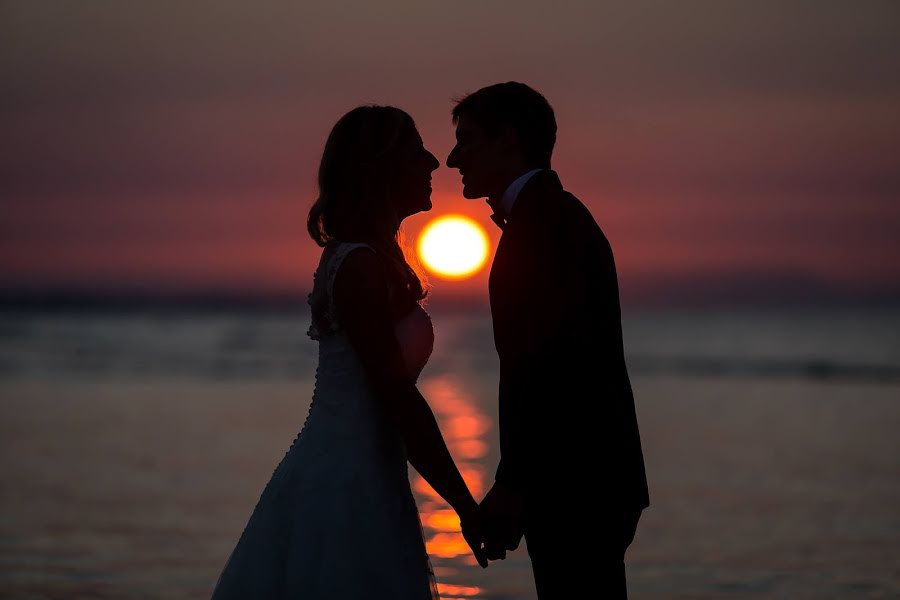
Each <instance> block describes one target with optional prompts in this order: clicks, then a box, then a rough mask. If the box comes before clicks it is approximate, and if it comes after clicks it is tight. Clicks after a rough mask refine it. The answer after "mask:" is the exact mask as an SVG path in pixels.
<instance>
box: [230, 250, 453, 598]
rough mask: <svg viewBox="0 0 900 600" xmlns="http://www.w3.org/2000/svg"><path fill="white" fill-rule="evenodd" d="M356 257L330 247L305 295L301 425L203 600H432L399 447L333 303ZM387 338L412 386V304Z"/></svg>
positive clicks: (422, 331) (416, 332) (426, 321)
mask: <svg viewBox="0 0 900 600" xmlns="http://www.w3.org/2000/svg"><path fill="white" fill-rule="evenodd" d="M358 248H368V246H365V245H364V244H350V243H340V242H331V243H330V244H328V246H326V248H325V250H324V251H323V252H322V260H321V262H320V263H319V267H318V269H317V271H316V276H315V278H314V285H313V291H312V293H311V294H310V305H311V306H312V322H313V325H312V327H310V331H309V335H310V336H311V337H312V338H313V339H317V340H318V342H319V366H318V369H317V371H316V386H315V392H314V394H313V401H312V405H311V406H310V410H309V416H308V417H307V420H306V423H305V424H304V426H303V428H302V429H301V431H300V433H299V434H298V435H297V438H296V439H295V440H294V443H293V444H292V445H291V447H290V449H289V450H288V451H287V453H286V454H285V456H284V458H283V459H282V461H281V462H280V463H279V465H278V467H277V468H276V469H275V472H274V473H273V475H272V478H271V480H270V481H269V483H268V485H266V487H265V489H264V490H263V493H262V496H261V497H260V499H259V502H258V503H257V505H256V508H255V510H254V511H253V514H252V515H251V517H250V520H249V522H248V523H247V526H246V528H245V529H244V532H243V534H242V535H241V538H240V540H239V541H238V543H237V546H236V547H235V549H234V551H233V552H232V554H231V557H230V558H229V560H228V562H227V564H226V565H225V568H224V570H223V571H222V574H221V576H220V577H219V581H218V583H217V585H216V588H215V591H214V592H213V600H226V599H227V600H230V599H233V598H241V599H249V598H254V599H261V600H262V599H265V600H274V599H288V598H290V599H296V600H318V599H322V600H325V599H328V600H345V599H346V600H356V599H360V600H361V599H363V598H365V599H375V598H391V599H398V600H401V599H409V600H431V599H434V598H438V594H437V589H436V586H435V583H434V576H433V572H432V570H431V565H430V563H429V560H428V555H427V554H426V552H425V542H424V538H423V535H422V527H421V523H420V520H419V513H418V510H417V508H416V504H415V500H414V498H413V495H412V491H411V490H410V485H409V477H408V472H407V461H406V450H405V448H404V445H403V441H402V439H401V438H400V436H399V434H398V433H397V431H396V430H395V428H394V427H393V426H392V424H391V423H389V422H388V420H387V418H386V416H385V414H384V413H383V412H382V409H381V406H380V405H379V402H378V400H377V399H376V398H375V397H374V396H373V394H372V391H371V389H370V388H369V386H368V384H367V382H366V377H365V374H364V372H363V368H362V365H361V364H360V362H359V359H358V357H357V355H356V353H355V352H354V351H353V348H352V347H351V346H350V343H349V342H348V340H347V338H346V337H345V336H344V335H343V334H342V332H341V328H340V322H339V316H340V315H338V314H337V312H336V310H335V306H334V302H333V300H332V289H333V286H334V279H335V276H336V274H337V272H338V269H339V268H340V266H341V263H342V261H343V260H344V258H346V256H347V255H348V254H349V253H350V252H351V251H353V250H356V249H358ZM360 251H361V252H368V251H371V249H364V250H360ZM395 331H396V335H397V339H398V341H399V342H400V346H401V348H402V351H403V356H404V359H405V361H406V364H407V367H408V369H409V371H410V373H411V374H412V376H413V377H414V378H417V377H418V375H419V373H420V372H421V371H422V369H423V368H424V367H425V363H426V362H427V361H428V358H429V356H430V354H431V350H432V346H433V342H434V333H433V331H432V327H431V319H430V318H429V316H428V314H427V313H426V312H425V310H424V309H422V307H421V306H419V305H418V304H417V305H416V307H415V309H414V310H413V311H411V312H410V313H409V314H408V315H406V316H405V317H403V318H401V319H399V320H397V321H396V323H395Z"/></svg>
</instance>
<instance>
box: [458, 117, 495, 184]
mask: <svg viewBox="0 0 900 600" xmlns="http://www.w3.org/2000/svg"><path fill="white" fill-rule="evenodd" d="M503 156H504V152H503V145H502V136H495V137H491V136H489V135H488V134H487V133H486V132H485V130H484V128H483V127H481V126H480V125H479V124H478V123H477V122H475V121H474V120H473V119H472V118H471V117H470V116H468V115H465V114H463V115H460V117H459V121H457V123H456V146H454V147H453V150H451V151H450V155H449V156H448V157H447V166H448V167H449V168H451V169H459V174H460V175H462V182H463V196H464V197H466V198H469V199H470V200H474V199H476V198H485V197H488V196H491V195H492V194H494V193H495V192H496V189H497V188H498V186H500V185H502V178H501V176H500V173H501V169H500V166H501V164H502V161H503Z"/></svg>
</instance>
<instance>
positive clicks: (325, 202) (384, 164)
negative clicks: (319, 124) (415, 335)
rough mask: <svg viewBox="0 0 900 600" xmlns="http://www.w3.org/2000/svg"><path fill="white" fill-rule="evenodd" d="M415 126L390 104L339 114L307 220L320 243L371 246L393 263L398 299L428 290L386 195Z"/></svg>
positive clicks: (422, 295)
mask: <svg viewBox="0 0 900 600" xmlns="http://www.w3.org/2000/svg"><path fill="white" fill-rule="evenodd" d="M415 132H416V125H415V122H414V121H413V119H412V117H410V116H409V115H408V114H406V113H405V112H403V111H402V110H400V109H399V108H394V107H393V106H360V107H358V108H354V109H353V110H351V111H350V112H348V113H347V114H346V115H344V116H343V117H341V118H340V120H339V121H338V122H337V124H335V126H334V128H333V129H332V130H331V134H330V135H329V136H328V141H326V142H325V150H324V152H323V153H322V162H321V164H320V165H319V197H318V198H317V199H316V201H315V203H314V204H313V206H312V208H311V209H310V211H309V218H308V219H307V222H306V227H307V229H308V230H309V235H310V237H312V239H313V240H314V241H315V242H316V244H318V245H319V246H323V247H324V246H325V245H326V244H328V242H330V241H332V240H340V241H345V242H365V243H367V244H369V245H371V246H372V247H373V248H375V250H376V251H377V252H378V253H379V254H380V255H381V256H382V257H383V258H385V259H386V262H387V264H389V265H390V266H391V267H392V269H391V271H393V277H392V283H394V284H399V285H398V286H397V287H399V289H400V290H405V291H406V292H407V294H403V295H405V296H408V298H405V299H404V298H401V300H406V302H403V304H406V303H407V302H410V301H411V302H418V301H420V300H422V299H424V298H425V296H426V294H427V292H426V291H425V290H424V288H423V286H422V281H421V280H420V278H419V276H418V275H417V274H416V271H415V270H414V269H413V268H412V267H411V266H410V264H409V262H408V261H407V260H406V257H405V256H404V252H403V248H402V246H401V241H402V238H401V234H400V220H401V219H400V218H399V217H398V215H397V212H396V210H395V208H394V203H393V202H392V201H391V187H392V183H393V182H394V181H396V179H397V177H398V175H399V174H401V173H402V170H403V169H404V168H407V165H406V164H405V161H403V160H401V159H400V151H401V150H402V149H403V147H404V144H407V143H410V140H411V138H412V137H413V136H414V134H415ZM398 291H399V290H398Z"/></svg>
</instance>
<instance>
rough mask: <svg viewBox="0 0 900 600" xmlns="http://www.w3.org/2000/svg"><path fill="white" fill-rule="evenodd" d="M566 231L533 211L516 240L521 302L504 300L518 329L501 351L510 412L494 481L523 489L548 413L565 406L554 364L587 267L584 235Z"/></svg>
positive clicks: (511, 327)
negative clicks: (580, 260) (580, 257)
mask: <svg viewBox="0 0 900 600" xmlns="http://www.w3.org/2000/svg"><path fill="white" fill-rule="evenodd" d="M554 216H556V215H554ZM554 216H551V217H549V218H550V219H552V218H553V217H554ZM569 230H570V231H571V228H569ZM562 231H565V229H564V227H563V225H562V224H560V223H554V222H552V221H551V222H549V223H548V222H547V220H538V219H532V220H531V223H530V227H529V230H528V231H527V232H519V233H520V234H523V233H524V235H521V236H520V240H523V242H524V243H521V244H520V245H519V248H516V255H515V260H516V261H517V268H516V272H517V273H518V278H517V280H516V281H515V282H514V290H515V302H514V303H509V304H508V305H507V306H504V307H503V310H504V311H505V313H506V314H505V315H504V317H503V318H504V319H505V330H506V331H507V333H508V334H511V335H512V336H513V337H512V340H507V343H506V344H505V346H506V355H505V356H504V357H503V359H502V360H503V363H504V367H503V373H502V375H501V382H500V386H501V390H500V393H501V402H502V403H503V405H504V408H503V412H504V418H505V419H504V422H503V426H502V428H501V437H502V443H501V446H502V450H503V451H502V456H501V460H500V464H499V465H498V468H497V474H496V481H498V482H500V483H502V484H503V485H505V486H507V487H509V488H511V489H513V490H516V491H518V492H520V493H521V492H522V491H524V490H525V489H526V488H527V487H529V485H530V484H529V481H530V480H531V479H533V478H535V477H539V476H540V473H538V472H536V470H535V466H536V465H537V463H538V461H537V460H536V458H537V457H536V453H537V452H540V451H541V445H542V444H541V442H542V440H541V438H540V435H541V431H540V429H541V427H542V424H543V423H544V421H543V418H542V416H543V417H546V415H542V413H543V412H546V411H552V410H559V409H560V408H561V407H558V406H553V403H554V402H555V401H556V400H557V398H554V397H553V390H554V388H555V387H556V386H555V384H556V383H557V382H558V378H559V377H561V376H564V375H563V374H562V373H559V372H558V371H557V370H556V369H554V368H553V366H552V365H554V364H558V363H559V362H560V356H559V353H560V352H565V351H566V348H564V347H560V344H561V343H562V340H563V338H564V337H565V329H566V328H567V327H569V326H570V325H569V323H570V322H571V321H570V320H569V319H570V314H571V312H572V303H573V298H577V297H580V295H582V294H584V293H585V292H584V274H583V273H581V272H579V269H578V268H577V267H576V264H577V254H578V252H579V246H580V243H581V240H580V239H579V238H578V237H577V235H576V237H571V236H570V237H567V236H566V235H564V234H563V233H562Z"/></svg>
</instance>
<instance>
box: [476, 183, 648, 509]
mask: <svg viewBox="0 0 900 600" xmlns="http://www.w3.org/2000/svg"><path fill="white" fill-rule="evenodd" d="M489 289H490V299H491V314H492V317H493V322H494V341H495V343H496V346H497V353H498V355H499V357H500V451H501V460H500V465H499V467H498V469H497V476H496V478H497V480H498V481H501V482H503V483H505V484H507V485H510V486H512V487H514V488H516V489H519V490H520V491H522V492H523V493H524V494H525V495H526V499H527V500H528V499H532V500H537V501H538V502H536V503H535V504H540V503H541V501H546V502H550V503H551V504H553V503H554V502H556V503H560V502H562V503H569V505H570V506H571V498H569V499H568V500H567V499H566V496H570V495H571V494H572V493H575V494H577V493H579V491H580V489H582V488H586V487H588V486H590V488H591V489H593V488H594V486H595V484H596V485H598V486H599V490H600V492H599V494H600V497H599V498H598V499H597V502H599V504H600V506H599V507H598V508H601V509H612V510H619V509H623V510H633V509H641V508H644V507H646V506H648V505H649V497H648V492H647V478H646V475H645V472H644V459H643V454H642V452H641V441H640V435H639V433H638V425H637V419H636V417H635V410H634V398H633V396H632V392H631V384H630V382H629V379H628V372H627V370H626V368H625V357H624V352H623V348H622V326H621V315H620V309H619V291H618V284H617V281H616V268H615V263H614V261H613V254H612V249H611V248H610V245H609V242H608V241H607V239H606V236H604V234H603V232H602V231H601V230H600V227H599V226H598V225H597V223H596V221H594V218H593V217H592V216H591V213H590V212H589V211H588V209H587V208H586V207H585V206H584V205H583V204H582V203H581V202H580V201H579V200H578V199H577V198H575V197H574V196H573V195H572V194H570V193H568V192H566V191H565V190H563V188H562V184H561V183H560V181H559V177H558V176H557V175H556V173H554V172H553V171H540V172H538V173H536V174H535V175H534V176H533V177H532V178H531V179H530V180H529V181H528V183H527V184H526V185H525V187H524V188H523V189H522V191H521V193H520V194H519V197H518V199H517V200H516V203H515V205H514V206H513V209H512V213H511V215H510V216H509V220H508V222H507V223H506V227H505V228H504V230H503V235H502V236H501V239H500V243H499V245H498V247H497V252H496V255H495V257H494V263H493V266H492V268H491V275H490V283H489ZM573 486H574V488H573ZM554 499H555V500H554Z"/></svg>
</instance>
